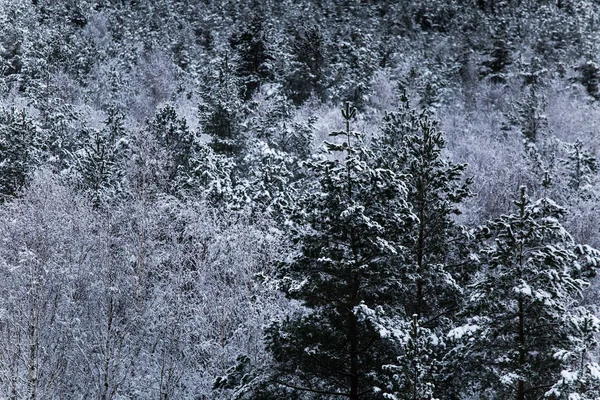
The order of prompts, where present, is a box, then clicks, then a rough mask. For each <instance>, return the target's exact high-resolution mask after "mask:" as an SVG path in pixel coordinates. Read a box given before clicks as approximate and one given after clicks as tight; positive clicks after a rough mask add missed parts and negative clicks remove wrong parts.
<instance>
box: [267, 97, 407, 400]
mask: <svg viewBox="0 0 600 400" xmlns="http://www.w3.org/2000/svg"><path fill="white" fill-rule="evenodd" d="M355 112H356V111H355V110H353V109H351V108H350V107H349V104H348V103H346V107H345V109H344V110H343V111H342V114H343V116H344V118H345V119H346V131H343V132H333V133H331V136H334V137H342V138H343V139H344V141H343V142H342V143H338V144H334V143H328V142H326V143H325V149H326V153H325V154H324V155H322V156H321V158H320V159H319V160H317V161H311V162H309V163H308V167H309V169H310V171H312V174H313V177H312V179H313V184H312V185H309V186H310V187H309V188H307V189H306V191H305V192H304V193H303V194H302V195H301V196H300V198H299V200H298V202H297V206H296V209H295V211H294V212H293V213H292V216H291V219H290V223H291V224H292V235H293V239H294V242H295V243H297V245H298V251H297V252H296V253H294V254H291V255H290V256H289V258H288V259H286V260H285V262H284V263H283V265H282V269H281V274H282V280H281V282H282V285H283V286H285V287H286V291H287V295H288V296H289V297H290V298H292V299H296V300H298V301H300V302H301V303H302V304H303V305H304V307H305V312H304V313H300V314H298V315H293V316H291V317H289V318H287V319H286V320H284V321H281V322H278V323H275V324H273V325H272V326H271V327H270V328H269V329H268V330H267V345H268V348H269V350H270V351H271V352H272V354H273V356H274V359H275V361H276V365H275V367H273V371H272V374H271V377H270V380H269V381H268V383H269V384H268V389H269V390H268V391H271V392H273V393H276V394H277V395H278V396H280V397H279V398H295V397H291V396H297V398H301V399H313V398H318V399H338V398H341V397H345V398H348V399H351V400H358V399H381V398H383V394H382V392H381V391H378V390H376V389H375V388H376V387H377V386H381V384H382V382H381V381H380V380H379V378H380V376H381V370H382V366H383V365H385V364H390V363H392V362H393V361H395V359H394V354H395V347H394V345H393V343H392V341H389V340H386V339H384V338H383V337H382V335H381V334H380V332H379V331H378V329H377V328H376V327H375V326H374V325H373V324H371V323H370V321H369V319H368V318H362V317H360V314H361V313H360V311H359V309H364V308H366V309H371V310H374V309H380V310H383V311H384V312H385V311H390V310H392V309H397V308H398V307H399V304H398V299H399V298H400V296H399V291H401V290H402V287H401V285H399V282H400V280H401V276H400V275H401V274H402V273H403V271H402V270H401V269H400V268H398V267H397V266H398V265H399V264H401V263H402V261H403V253H404V249H403V247H402V245H401V242H402V241H403V237H404V236H405V235H406V234H407V232H408V231H407V223H408V222H407V221H411V220H412V219H413V218H414V216H413V215H412V213H410V211H409V209H408V205H407V203H406V187H405V184H404V182H403V180H402V176H401V175H400V174H397V173H395V172H394V171H392V170H390V169H387V168H385V167H383V166H381V165H378V164H377V163H376V162H375V160H376V159H375V156H374V154H373V153H372V151H371V150H370V149H368V148H367V147H365V146H364V144H363V142H362V135H361V134H359V133H357V132H353V131H351V130H350V121H351V120H352V118H353V117H354V114H355ZM281 396H283V397H281ZM256 398H260V396H259V397H256Z"/></svg>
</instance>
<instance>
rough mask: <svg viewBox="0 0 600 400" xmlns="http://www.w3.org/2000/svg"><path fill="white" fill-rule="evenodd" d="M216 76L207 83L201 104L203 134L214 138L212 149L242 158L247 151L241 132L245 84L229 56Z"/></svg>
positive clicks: (217, 70)
mask: <svg viewBox="0 0 600 400" xmlns="http://www.w3.org/2000/svg"><path fill="white" fill-rule="evenodd" d="M215 70H216V74H215V76H212V77H209V78H208V80H207V82H206V83H205V90H204V93H203V102H202V103H201V104H200V105H199V108H198V111H199V119H200V126H201V127H202V133H204V134H206V135H209V136H210V138H211V139H210V143H209V145H210V147H212V149H213V150H214V151H215V152H216V153H217V154H222V155H225V156H228V157H235V156H239V155H240V153H241V152H242V150H243V148H244V141H245V140H244V134H243V132H242V130H241V123H242V118H243V116H244V115H245V114H246V107H245V106H244V104H243V102H242V100H241V98H240V91H241V86H242V83H241V82H240V80H239V79H238V78H237V77H236V76H235V73H234V72H235V66H234V65H233V63H232V61H231V60H230V57H229V55H228V54H225V56H224V57H223V59H222V60H220V61H219V66H218V67H217V68H215Z"/></svg>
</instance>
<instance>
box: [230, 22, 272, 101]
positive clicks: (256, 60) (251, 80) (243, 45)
mask: <svg viewBox="0 0 600 400" xmlns="http://www.w3.org/2000/svg"><path fill="white" fill-rule="evenodd" d="M229 44H230V46H231V48H232V49H233V50H235V51H236V54H237V56H238V63H237V68H236V71H235V72H236V75H237V76H239V77H240V78H241V79H242V81H243V83H244V86H245V90H244V93H243V96H242V97H243V98H244V100H250V99H251V98H252V96H253V95H254V93H255V92H256V90H257V89H258V88H259V86H260V85H261V84H262V83H263V82H266V81H269V80H271V79H272V78H273V75H274V73H273V65H272V64H273V63H272V61H273V56H272V55H271V53H270V51H269V48H268V44H267V37H266V31H265V27H264V20H263V17H262V16H261V15H259V13H258V12H257V13H255V14H254V15H252V17H251V19H250V23H249V24H248V25H247V26H245V28H244V29H243V30H241V31H240V32H238V33H236V34H234V35H233V36H232V37H231V38H230V40H229Z"/></svg>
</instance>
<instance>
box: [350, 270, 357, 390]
mask: <svg viewBox="0 0 600 400" xmlns="http://www.w3.org/2000/svg"><path fill="white" fill-rule="evenodd" d="M358 286H359V277H358V276H357V275H355V276H354V277H353V281H352V299H351V304H352V306H351V307H350V310H348V317H349V319H350V321H349V330H348V339H349V342H350V396H349V399H350V400H358V371H359V365H358V321H357V320H356V315H355V314H354V306H356V305H358V304H355V303H356V302H357V297H358Z"/></svg>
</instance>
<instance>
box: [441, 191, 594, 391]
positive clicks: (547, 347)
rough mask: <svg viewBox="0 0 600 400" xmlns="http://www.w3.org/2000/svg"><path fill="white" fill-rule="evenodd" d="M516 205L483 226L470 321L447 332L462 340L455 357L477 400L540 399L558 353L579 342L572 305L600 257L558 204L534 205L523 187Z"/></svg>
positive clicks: (556, 369) (556, 367)
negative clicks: (567, 225)
mask: <svg viewBox="0 0 600 400" xmlns="http://www.w3.org/2000/svg"><path fill="white" fill-rule="evenodd" d="M515 206H516V212H515V213H513V214H510V215H503V216H501V217H499V218H497V219H495V220H494V221H492V222H490V223H488V224H487V225H486V226H484V227H483V228H482V229H481V231H480V234H479V235H480V237H481V238H482V239H484V240H485V244H484V246H483V247H482V248H481V250H480V251H479V252H478V253H477V254H474V255H473V258H474V259H476V260H477V261H478V263H479V265H480V268H481V269H480V273H479V275H478V276H476V278H475V279H474V281H473V283H472V285H471V288H470V293H469V295H468V304H467V305H466V308H465V313H464V316H465V318H466V322H467V323H466V324H464V325H463V326H460V327H457V328H455V329H454V330H453V331H452V332H451V334H450V336H451V337H455V338H461V337H462V339H464V340H463V341H462V342H460V345H458V346H457V347H456V349H455V351H456V355H457V356H459V357H461V358H462V362H460V366H461V368H462V369H463V370H465V371H469V373H470V379H469V380H470V383H469V384H468V385H465V387H467V388H471V389H472V390H473V393H471V394H472V395H475V396H479V398H491V399H510V398H513V399H517V400H525V399H538V398H541V397H543V396H544V393H546V392H547V391H548V390H549V389H550V388H551V387H552V386H553V385H554V384H555V382H557V381H558V380H559V378H560V376H561V371H562V370H563V364H562V361H561V360H560V357H557V356H556V355H557V354H559V353H561V352H572V351H573V350H574V349H575V348H576V345H577V341H578V340H577V339H576V337H577V335H576V332H577V329H574V327H573V324H572V320H573V311H572V309H571V307H572V305H573V304H576V301H577V298H578V297H579V296H580V295H581V293H582V291H583V290H584V289H585V287H586V286H588V285H589V282H588V281H587V280H586V278H585V276H587V272H586V271H588V269H589V268H590V265H592V264H595V263H596V264H597V263H598V261H599V259H598V252H597V251H596V250H593V249H591V248H589V247H587V246H580V245H575V244H574V243H573V240H572V239H571V237H570V235H569V234H568V233H567V232H566V231H565V229H564V228H563V227H562V226H561V225H560V224H559V222H558V219H559V218H560V217H562V216H563V215H564V214H565V211H564V209H563V208H561V207H559V206H558V205H556V204H555V203H554V202H553V201H551V200H549V199H547V198H542V199H540V200H538V201H536V202H532V201H531V200H530V199H529V197H528V196H527V194H526V192H525V188H521V191H520V195H519V198H518V199H517V200H516V201H515ZM457 366H458V364H457Z"/></svg>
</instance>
